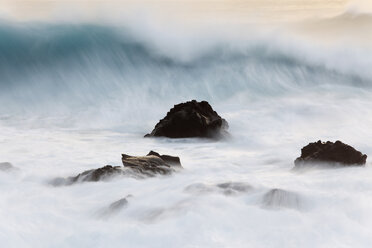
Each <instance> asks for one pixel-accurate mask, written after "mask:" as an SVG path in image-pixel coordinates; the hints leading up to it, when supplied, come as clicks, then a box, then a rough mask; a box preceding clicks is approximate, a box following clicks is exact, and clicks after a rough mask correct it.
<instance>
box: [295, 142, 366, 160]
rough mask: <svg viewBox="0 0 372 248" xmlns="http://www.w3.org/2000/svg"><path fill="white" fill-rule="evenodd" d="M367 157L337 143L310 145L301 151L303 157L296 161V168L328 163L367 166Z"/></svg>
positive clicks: (315, 143)
mask: <svg viewBox="0 0 372 248" xmlns="http://www.w3.org/2000/svg"><path fill="white" fill-rule="evenodd" d="M366 160H367V155H365V154H362V153H361V152H359V151H357V150H355V149H354V148H353V147H351V146H349V145H346V144H344V143H342V142H341V141H336V142H335V143H333V142H330V141H327V142H321V141H320V140H319V141H318V142H314V143H310V144H308V145H307V146H305V147H304V148H302V149H301V157H299V158H297V159H296V160H295V166H302V165H307V164H314V163H316V164H318V163H326V164H330V165H342V166H362V165H365V163H366Z"/></svg>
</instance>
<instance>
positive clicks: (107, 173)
mask: <svg viewBox="0 0 372 248" xmlns="http://www.w3.org/2000/svg"><path fill="white" fill-rule="evenodd" d="M122 162H123V165H124V167H122V166H111V165H106V166H104V167H102V168H98V169H93V170H87V171H84V172H83V173H80V174H79V175H77V176H74V177H68V178H55V179H53V180H52V181H50V184H52V185H54V186H62V185H71V184H74V183H78V182H97V181H105V180H108V179H110V178H112V177H116V176H127V177H134V178H137V179H142V178H146V177H153V176H155V175H157V174H160V175H167V174H171V173H173V172H175V171H177V170H179V169H181V168H182V166H181V162H180V158H179V157H173V156H169V155H160V154H159V153H157V152H154V151H150V152H149V154H148V155H146V156H142V157H141V156H129V155H126V154H122Z"/></svg>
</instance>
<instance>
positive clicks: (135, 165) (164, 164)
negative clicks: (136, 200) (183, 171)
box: [122, 151, 181, 176]
mask: <svg viewBox="0 0 372 248" xmlns="http://www.w3.org/2000/svg"><path fill="white" fill-rule="evenodd" d="M122 161H123V165H124V167H128V168H131V169H132V170H135V171H137V172H139V173H141V174H145V175H149V176H152V175H154V174H162V175H165V174H170V173H172V172H174V171H175V170H176V168H177V167H178V168H180V167H181V163H180V159H179V157H172V156H169V155H160V154H159V153H156V152H154V151H150V152H149V154H147V155H146V156H143V157H140V156H129V155H126V154H122Z"/></svg>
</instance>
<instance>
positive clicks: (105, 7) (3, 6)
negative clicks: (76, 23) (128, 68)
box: [0, 0, 372, 21]
mask: <svg viewBox="0 0 372 248" xmlns="http://www.w3.org/2000/svg"><path fill="white" fill-rule="evenodd" d="M352 2H354V5H356V4H355V2H357V5H358V6H359V7H355V8H361V9H366V8H367V6H368V8H369V6H370V4H369V2H372V0H371V1H369V0H357V1H352V0H202V1H200V0H172V1H170V0H105V1H97V0H93V1H89V0H77V1H72V0H0V14H1V16H2V17H5V18H14V19H18V20H33V19H45V18H46V19H48V18H51V19H53V18H57V19H58V18H62V19H64V18H65V19H68V18H80V19H87V20H89V19H93V20H94V19H96V18H101V17H104V18H107V17H115V16H120V15H125V14H128V13H129V14H130V13H131V12H133V11H138V10H145V11H147V12H152V14H157V15H167V16H173V17H178V18H184V19H185V18H186V19H187V18H191V19H192V18H196V19H207V20H213V19H239V20H241V21H244V20H247V19H248V20H249V19H256V20H271V21H283V20H284V21H287V20H297V19H306V18H312V17H329V16H334V15H338V14H341V13H343V12H344V11H345V9H347V8H354V7H353V3H352Z"/></svg>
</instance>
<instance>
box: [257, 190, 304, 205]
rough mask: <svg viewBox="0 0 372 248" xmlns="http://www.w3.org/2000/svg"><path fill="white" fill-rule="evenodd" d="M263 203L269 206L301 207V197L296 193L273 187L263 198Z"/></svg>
mask: <svg viewBox="0 0 372 248" xmlns="http://www.w3.org/2000/svg"><path fill="white" fill-rule="evenodd" d="M262 205H263V206H264V207H267V208H294V209H298V208H299V207H300V198H299V196H298V195H297V194H296V193H293V192H289V191H286V190H282V189H271V190H270V191H268V192H267V193H266V194H265V195H264V196H263V199H262Z"/></svg>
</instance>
